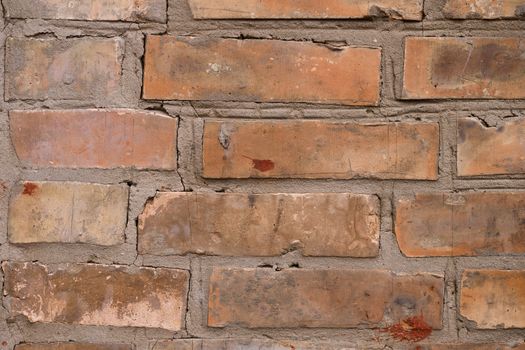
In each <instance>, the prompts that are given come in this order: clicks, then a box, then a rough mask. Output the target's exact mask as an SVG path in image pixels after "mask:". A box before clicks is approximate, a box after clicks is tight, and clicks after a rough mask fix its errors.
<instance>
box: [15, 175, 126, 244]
mask: <svg viewBox="0 0 525 350" xmlns="http://www.w3.org/2000/svg"><path fill="white" fill-rule="evenodd" d="M128 197H129V190H128V187H127V186H125V185H100V184H90V183H78V182H41V181H28V182H24V183H20V184H18V185H17V186H15V187H14V188H13V192H12V195H11V201H10V203H9V220H8V233H9V241H10V242H11V243H19V244H20V243H90V244H97V245H103V246H110V245H116V244H121V243H124V239H125V237H124V229H125V228H126V221H127V213H128Z"/></svg>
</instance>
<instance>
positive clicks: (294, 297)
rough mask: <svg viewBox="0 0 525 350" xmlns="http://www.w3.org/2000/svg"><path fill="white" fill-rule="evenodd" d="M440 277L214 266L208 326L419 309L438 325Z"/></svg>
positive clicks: (395, 316)
mask: <svg viewBox="0 0 525 350" xmlns="http://www.w3.org/2000/svg"><path fill="white" fill-rule="evenodd" d="M442 305H443V278H442V277H438V276H434V275H430V274H417V275H395V274H393V273H391V272H389V271H381V270H336V269H332V270H309V269H286V270H282V271H275V270H273V269H233V268H215V269H214V270H213V272H212V274H211V277H210V290H209V304H208V326H210V327H225V326H228V325H236V326H243V327H248V328H259V327H270V328H276V327H290V328H295V327H324V328H354V327H368V328H377V327H381V326H384V325H388V324H391V323H394V322H398V321H400V320H402V319H404V318H406V317H412V316H416V315H421V317H423V319H424V320H425V321H426V323H427V324H428V325H430V326H431V327H433V328H441V326H442V325H441V322H442Z"/></svg>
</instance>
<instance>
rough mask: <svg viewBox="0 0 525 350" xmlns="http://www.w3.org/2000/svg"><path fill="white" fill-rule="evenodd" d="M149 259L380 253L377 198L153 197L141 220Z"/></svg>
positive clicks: (142, 241) (142, 249)
mask: <svg viewBox="0 0 525 350" xmlns="http://www.w3.org/2000/svg"><path fill="white" fill-rule="evenodd" d="M138 240H139V246H138V247H139V252H140V253H142V254H152V255H173V254H178V255H180V254H188V253H199V254H212V255H229V256H250V255H253V256H275V255H280V254H282V253H283V252H286V251H288V250H290V249H294V248H299V249H301V251H302V253H303V254H304V255H306V256H357V257H370V256H377V254H378V252H379V200H378V198H377V197H375V196H368V195H352V194H348V193H331V194H328V193H327V194H323V193H317V194H245V193H236V194H233V193H228V194H223V193H195V192H184V193H166V192H165V193H158V194H157V195H156V196H155V198H154V199H153V200H152V201H151V202H149V203H148V204H146V208H145V209H144V212H143V213H142V215H140V217H139V232H138Z"/></svg>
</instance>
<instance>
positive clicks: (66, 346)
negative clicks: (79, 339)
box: [15, 342, 132, 350]
mask: <svg viewBox="0 0 525 350" xmlns="http://www.w3.org/2000/svg"><path fill="white" fill-rule="evenodd" d="M15 350H132V347H131V346H130V345H127V344H91V343H72V342H68V343H22V344H18V345H16V346H15Z"/></svg>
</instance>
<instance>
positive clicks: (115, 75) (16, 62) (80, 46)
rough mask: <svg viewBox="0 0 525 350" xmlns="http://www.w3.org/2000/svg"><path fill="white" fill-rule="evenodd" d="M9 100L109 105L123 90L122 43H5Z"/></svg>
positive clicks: (13, 40)
mask: <svg viewBox="0 0 525 350" xmlns="http://www.w3.org/2000/svg"><path fill="white" fill-rule="evenodd" d="M6 51H7V54H6V96H7V98H8V99H9V100H13V99H25V100H45V99H63V100H96V101H97V102H99V101H106V100H108V99H111V97H114V96H115V94H118V93H119V90H120V75H121V72H122V68H121V56H122V55H123V52H124V41H123V40H122V39H120V38H112V39H95V38H81V39H20V38H8V39H7V43H6Z"/></svg>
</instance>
